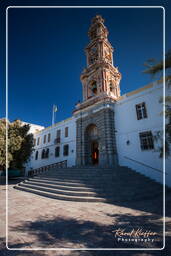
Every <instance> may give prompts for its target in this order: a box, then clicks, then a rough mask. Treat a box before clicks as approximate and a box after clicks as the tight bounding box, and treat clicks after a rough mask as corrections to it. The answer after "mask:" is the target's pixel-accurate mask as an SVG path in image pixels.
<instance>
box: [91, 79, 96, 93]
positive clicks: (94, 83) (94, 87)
mask: <svg viewBox="0 0 171 256" xmlns="http://www.w3.org/2000/svg"><path fill="white" fill-rule="evenodd" d="M91 90H92V92H93V94H94V95H96V94H97V83H96V81H93V82H92V83H91Z"/></svg>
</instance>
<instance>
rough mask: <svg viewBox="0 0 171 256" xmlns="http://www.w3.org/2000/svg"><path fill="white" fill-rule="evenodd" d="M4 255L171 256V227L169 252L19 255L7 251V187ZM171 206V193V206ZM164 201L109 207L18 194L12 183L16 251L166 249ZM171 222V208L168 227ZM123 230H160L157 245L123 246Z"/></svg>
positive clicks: (11, 226) (11, 212)
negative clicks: (121, 237) (121, 236)
mask: <svg viewBox="0 0 171 256" xmlns="http://www.w3.org/2000/svg"><path fill="white" fill-rule="evenodd" d="M1 199H2V200H1V212H0V214H1V234H0V241H1V255H40V256H42V255H74V256H78V255H85V256H89V255H134V256H138V255H143V256H145V255H169V252H170V253H171V245H170V247H169V241H170V244H171V240H170V238H171V227H170V226H169V225H167V232H166V245H167V246H166V249H165V250H164V251H154V250H151V251H139V250H138V251H133V250H131V251H121V250H119V251H106V250H105V251H97V250H90V251H86V250H84V249H83V250H82V251H79V250H76V251H71V250H65V251H64V250H62V251H61V250H55V251H43V250H39V251H24V250H20V251H14V250H7V249H5V244H4V242H5V185H2V186H1ZM169 202H171V193H170V192H168V195H167V201H166V203H167V204H169ZM161 206H162V198H153V197H151V198H150V199H147V198H145V199H144V200H141V201H132V202H125V203H124V202H122V203H120V204H119V203H117V204H108V203H85V202H67V201H61V200H56V199H51V198H45V197H41V196H39V195H34V194H31V193H27V192H23V191H18V190H15V189H14V188H13V184H10V185H9V218H8V221H9V230H8V246H9V247H10V248H22V249H24V248H27V249H28V248H29V249H32V248H36V247H38V248H76V249H79V248H92V249H93V248H128V247H129V248H135V247H138V248H145V247H148V248H154V247H155V248H161V247H162V212H161ZM169 222H171V211H169V209H168V210H167V214H166V223H168V224H169ZM118 228H120V229H125V231H127V232H128V231H131V230H132V229H135V230H137V229H138V228H142V229H143V230H144V231H145V230H151V231H152V232H156V235H155V236H154V241H153V242H152V241H146V242H136V241H129V242H122V241H118V240H117V238H118V237H115V234H116V232H115V230H117V229H118Z"/></svg>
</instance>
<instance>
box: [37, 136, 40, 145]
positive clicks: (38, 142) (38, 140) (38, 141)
mask: <svg viewBox="0 0 171 256" xmlns="http://www.w3.org/2000/svg"><path fill="white" fill-rule="evenodd" d="M39 144H40V137H39V138H38V139H37V146H38V145H39Z"/></svg>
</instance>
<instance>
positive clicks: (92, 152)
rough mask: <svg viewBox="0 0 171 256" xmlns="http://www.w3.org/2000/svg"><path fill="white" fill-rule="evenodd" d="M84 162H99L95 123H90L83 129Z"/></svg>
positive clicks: (88, 163) (87, 163)
mask: <svg viewBox="0 0 171 256" xmlns="http://www.w3.org/2000/svg"><path fill="white" fill-rule="evenodd" d="M85 164H86V165H97V164H99V136H98V129H97V126H96V125H95V124H90V125H89V126H88V127H87V128H86V131H85Z"/></svg>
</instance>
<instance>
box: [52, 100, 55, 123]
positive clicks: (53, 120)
mask: <svg viewBox="0 0 171 256" xmlns="http://www.w3.org/2000/svg"><path fill="white" fill-rule="evenodd" d="M54 113H55V112H54V105H53V108H52V126H53V125H54Z"/></svg>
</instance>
